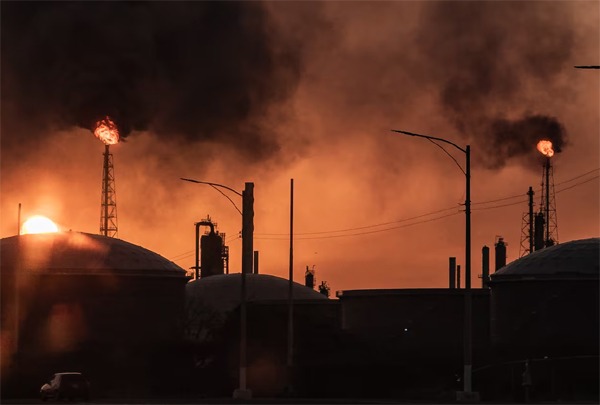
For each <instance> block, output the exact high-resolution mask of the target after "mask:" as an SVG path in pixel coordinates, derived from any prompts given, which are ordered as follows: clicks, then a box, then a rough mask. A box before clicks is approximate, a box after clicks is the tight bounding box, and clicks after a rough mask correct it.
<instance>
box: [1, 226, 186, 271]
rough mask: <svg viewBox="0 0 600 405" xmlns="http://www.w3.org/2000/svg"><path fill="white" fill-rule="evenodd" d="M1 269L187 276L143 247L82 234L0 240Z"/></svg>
mask: <svg viewBox="0 0 600 405" xmlns="http://www.w3.org/2000/svg"><path fill="white" fill-rule="evenodd" d="M0 251H1V252H2V257H1V268H3V269H10V268H13V269H14V268H15V267H16V265H17V257H18V256H19V255H18V252H20V253H21V254H20V258H19V261H18V265H19V266H20V267H21V268H22V269H23V270H28V271H35V272H42V273H52V274H60V273H69V274H72V273H85V274H94V273H102V272H107V271H108V272H118V273H119V274H138V275H139V274H140V273H142V272H143V274H144V275H152V274H157V275H159V274H160V275H163V276H164V275H171V276H178V277H179V276H181V277H185V270H183V269H182V268H181V267H179V266H178V265H176V264H175V263H173V262H172V261H170V260H168V259H165V258H164V257H162V256H160V255H159V254H157V253H154V252H152V251H150V250H148V249H145V248H143V247H141V246H137V245H134V244H132V243H129V242H126V241H124V240H121V239H117V238H110V237H107V236H103V235H94V234H89V233H83V232H72V231H69V232H57V233H44V234H28V235H19V236H11V237H8V238H3V239H1V240H0Z"/></svg>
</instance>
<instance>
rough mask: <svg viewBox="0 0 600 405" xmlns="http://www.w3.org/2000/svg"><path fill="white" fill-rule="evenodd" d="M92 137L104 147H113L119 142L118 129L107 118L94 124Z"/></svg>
mask: <svg viewBox="0 0 600 405" xmlns="http://www.w3.org/2000/svg"><path fill="white" fill-rule="evenodd" d="M94 135H96V138H98V139H100V140H101V141H102V142H104V144H105V145H114V144H116V143H118V142H119V129H118V128H117V125H116V124H115V123H114V122H113V121H112V120H111V119H110V117H108V116H106V117H105V118H104V119H103V120H100V121H98V122H96V129H95V130H94Z"/></svg>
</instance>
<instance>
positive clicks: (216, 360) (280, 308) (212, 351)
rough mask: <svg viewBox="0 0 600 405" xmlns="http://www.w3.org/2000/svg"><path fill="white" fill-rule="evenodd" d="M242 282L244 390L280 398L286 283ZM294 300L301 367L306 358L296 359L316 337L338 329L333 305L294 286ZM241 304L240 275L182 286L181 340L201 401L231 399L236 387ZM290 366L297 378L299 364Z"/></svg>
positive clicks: (256, 277) (251, 277)
mask: <svg viewBox="0 0 600 405" xmlns="http://www.w3.org/2000/svg"><path fill="white" fill-rule="evenodd" d="M245 277H246V301H247V306H246V310H247V323H246V324H247V328H246V331H247V342H248V343H247V359H246V361H247V384H248V387H249V388H250V389H251V390H252V393H253V395H256V396H275V395H279V394H281V393H282V392H283V389H284V385H285V384H286V372H288V371H286V354H287V352H286V345H287V338H288V320H289V318H288V309H289V306H288V305H289V301H288V294H289V280H287V279H284V278H281V277H276V276H272V275H267V274H246V275H245ZM293 298H294V300H293V305H294V315H293V317H294V331H295V332H294V350H296V351H297V353H298V358H300V357H302V361H304V362H305V363H306V362H310V361H311V358H310V357H311V356H310V355H301V354H300V353H303V352H302V350H303V349H304V348H306V346H307V345H310V342H313V341H314V340H315V339H318V338H319V335H318V333H317V332H320V333H325V332H326V331H328V327H329V328H332V329H333V328H336V327H337V324H338V318H337V316H338V314H337V305H336V304H337V302H336V300H330V299H328V298H327V297H325V296H324V295H323V294H320V293H318V292H317V291H315V290H313V289H312V288H309V287H306V286H304V285H302V284H299V283H296V282H294V284H293ZM240 302H241V273H235V274H222V275H214V276H211V277H206V278H200V279H199V280H194V281H192V282H190V283H188V284H187V285H186V314H187V317H186V337H187V338H188V339H189V342H190V343H191V345H192V346H193V347H194V349H193V354H192V355H193V357H194V359H195V361H196V364H197V365H198V366H197V367H196V368H195V370H194V371H193V372H194V373H195V374H194V381H196V382H195V389H197V390H199V391H200V392H201V393H202V394H204V395H208V396H223V395H230V393H231V392H232V390H233V389H234V388H235V387H236V384H238V367H239V348H240ZM307 331H310V332H307ZM315 331H316V332H315ZM324 347H325V346H324ZM310 352H311V353H315V352H316V353H318V349H314V348H313V349H312V350H311V351H310ZM296 361H297V362H300V360H299V359H298V360H296ZM295 365H296V371H297V372H298V370H299V369H300V364H299V363H295ZM305 366H306V365H305Z"/></svg>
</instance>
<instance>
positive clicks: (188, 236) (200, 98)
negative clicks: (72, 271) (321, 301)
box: [0, 1, 600, 292]
mask: <svg viewBox="0 0 600 405" xmlns="http://www.w3.org/2000/svg"><path fill="white" fill-rule="evenodd" d="M0 7H1V9H0V11H1V24H0V30H1V32H0V34H1V39H0V40H1V102H2V104H1V144H0V152H1V156H0V157H1V162H0V168H1V173H0V175H1V177H0V187H1V193H0V210H1V212H0V237H9V236H13V235H15V234H16V233H17V229H18V212H19V211H18V207H19V204H21V218H22V221H24V220H25V219H27V218H28V217H29V216H33V215H45V216H47V217H48V218H50V219H52V220H53V221H55V222H56V223H57V224H58V226H59V228H60V229H61V230H73V231H80V232H88V233H99V228H100V203H101V190H102V189H101V181H102V166H103V156H102V155H103V152H104V145H103V143H102V142H101V141H99V140H98V139H97V138H95V137H94V135H93V132H92V131H93V129H94V126H95V122H96V121H97V120H99V119H102V118H103V117H105V116H107V115H108V116H110V117H111V118H113V119H114V120H115V122H116V123H117V125H118V127H119V130H120V133H121V137H122V138H121V142H119V143H118V144H116V145H113V146H111V152H112V154H113V159H114V160H113V161H114V174H115V186H116V202H117V218H118V237H119V238H120V239H123V240H126V241H128V242H131V243H134V244H136V245H140V246H143V247H145V248H147V249H150V250H152V251H154V252H156V253H158V254H160V255H162V256H164V257H165V258H167V259H169V260H172V261H174V262H175V263H177V264H178V265H179V266H181V267H182V268H184V269H189V268H190V267H192V266H193V265H194V243H195V227H194V223H195V222H197V221H200V220H202V219H205V218H207V216H210V218H211V219H212V220H213V221H214V222H216V224H217V229H218V231H219V232H221V233H225V235H226V236H225V240H226V244H227V245H228V246H229V249H230V272H232V273H236V272H239V271H240V266H241V264H240V263H241V245H242V244H241V239H240V238H239V234H240V231H241V216H240V214H239V212H238V211H237V210H236V208H235V207H234V206H233V204H232V202H230V201H228V199H227V198H225V197H224V196H223V195H222V194H220V193H218V192H217V191H215V190H214V189H213V188H211V187H210V186H206V185H200V184H193V183H188V182H184V181H182V180H181V179H180V178H182V177H185V178H192V179H196V180H201V181H208V182H214V183H218V184H222V185H226V186H227V187H230V188H232V189H234V190H238V191H239V192H241V191H242V190H243V189H244V186H245V183H246V182H252V183H254V197H255V202H254V211H255V217H254V225H255V230H254V232H255V233H254V249H255V250H258V251H259V252H260V261H259V263H260V264H259V272H260V273H264V274H271V275H275V276H280V277H287V276H288V271H289V270H288V269H289V257H290V240H289V232H290V211H291V210H290V197H291V179H293V183H294V189H293V190H294V191H293V195H294V201H293V208H294V210H293V220H294V243H293V264H294V279H295V280H297V281H299V282H303V278H304V272H305V269H306V267H307V266H309V267H310V268H313V266H314V269H315V271H316V283H317V285H318V284H320V283H321V282H322V281H326V282H327V284H328V285H329V286H330V288H331V290H332V292H334V291H339V290H355V289H371V288H443V287H447V286H448V258H449V257H451V256H453V257H456V258H457V264H459V265H461V267H462V268H463V269H464V265H465V215H464V207H463V206H462V204H464V201H465V198H466V196H465V190H466V187H465V178H466V177H465V174H464V173H463V172H462V170H465V160H466V159H465V154H464V153H463V152H461V151H460V150H458V149H456V148H454V147H453V146H452V145H448V144H439V145H435V144H432V143H430V142H429V141H428V140H426V139H422V138H416V137H410V136H404V135H401V134H398V133H395V132H392V131H391V130H392V129H396V130H404V131H409V132H414V133H418V134H425V135H429V136H434V137H438V138H443V139H446V140H448V141H450V142H452V143H454V144H456V145H457V146H459V147H461V148H463V149H465V148H466V145H469V146H470V148H471V202H472V228H471V229H472V256H471V257H472V285H473V286H474V287H480V286H481V282H480V280H479V278H478V275H479V274H481V265H482V263H481V262H482V260H481V249H482V247H483V246H484V245H486V246H488V247H490V248H491V255H490V256H491V257H490V258H491V266H492V271H493V266H494V265H493V263H494V243H495V242H496V241H497V240H498V238H499V237H502V238H504V240H505V241H506V243H507V244H508V246H507V261H508V262H511V261H513V260H516V259H518V258H519V257H520V255H521V251H522V249H521V247H520V246H521V240H522V227H523V215H524V214H525V213H526V212H527V209H528V207H527V200H528V198H527V196H526V193H527V190H528V188H529V187H530V186H531V187H533V189H534V192H535V196H534V202H535V209H536V211H537V210H539V205H540V199H541V192H540V191H541V182H542V165H543V159H542V156H541V154H540V153H539V152H537V151H536V144H537V141H538V140H540V139H549V140H551V141H552V142H553V143H554V146H555V150H556V152H557V153H556V154H555V156H554V157H553V158H552V165H553V178H554V186H555V203H556V213H557V215H556V218H557V224H558V241H559V242H560V243H562V242H567V241H570V240H576V239H584V238H590V237H599V236H600V229H599V228H600V216H599V210H600V209H599V207H600V196H599V190H600V182H599V180H598V176H599V168H600V136H599V134H600V73H599V72H600V71H598V70H594V69H576V68H574V66H576V65H599V64H600V28H599V27H600V21H599V20H600V3H598V2H597V1H564V2H561V1H552V2H548V1H539V2H533V1H526V2H511V1H488V2H466V1H465V2H459V1H444V2H436V1H414V2H408V1H395V2H383V1H382V2H366V1H365V2H362V1H353V2H336V1H327V2H325V1H323V2H264V3H261V2H240V3H236V2H220V3H219V2H217V3H210V2H169V3H166V2H165V3H162V2H149V3H146V2H131V3H125V2H98V3H90V2H60V3H54V2H39V3H37V2H6V1H3V2H2V3H1V5H0ZM440 146H443V147H444V149H445V150H442V149H441V148H440ZM457 166H461V167H457ZM222 191H223V192H224V193H226V194H227V195H228V197H230V198H231V200H232V201H233V203H235V204H236V205H237V206H238V207H240V208H241V199H240V198H239V196H237V195H235V194H233V193H230V192H228V191H227V190H222Z"/></svg>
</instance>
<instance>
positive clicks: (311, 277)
mask: <svg viewBox="0 0 600 405" xmlns="http://www.w3.org/2000/svg"><path fill="white" fill-rule="evenodd" d="M304 285H305V286H306V287H309V288H310V289H314V288H315V271H314V270H310V269H309V268H308V266H306V273H304Z"/></svg>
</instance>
